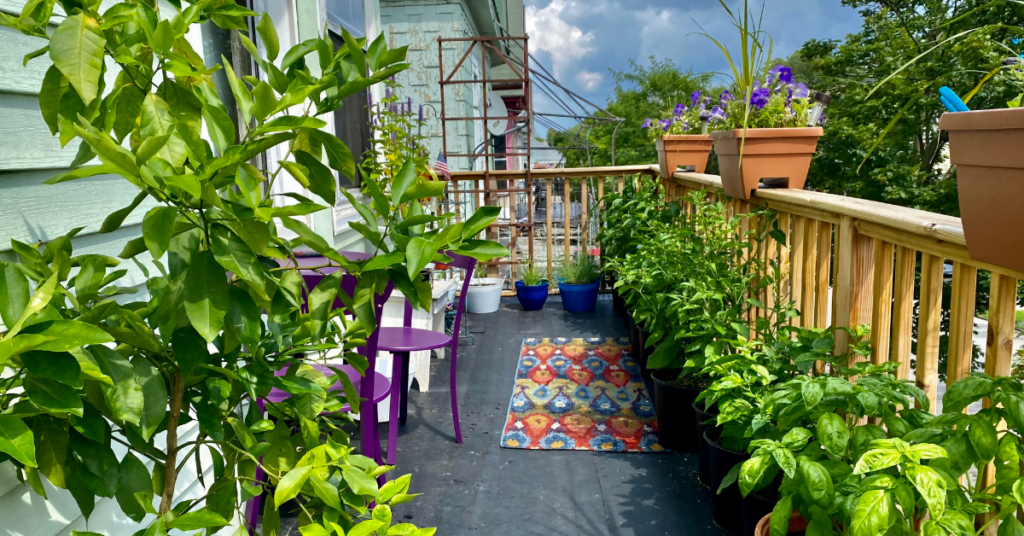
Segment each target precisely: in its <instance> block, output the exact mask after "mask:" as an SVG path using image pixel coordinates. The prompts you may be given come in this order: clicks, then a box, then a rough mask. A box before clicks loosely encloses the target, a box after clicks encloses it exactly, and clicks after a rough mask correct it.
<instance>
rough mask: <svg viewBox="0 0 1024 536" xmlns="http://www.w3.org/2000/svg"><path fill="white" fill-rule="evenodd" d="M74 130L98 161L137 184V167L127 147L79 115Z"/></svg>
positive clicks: (133, 156)
mask: <svg viewBox="0 0 1024 536" xmlns="http://www.w3.org/2000/svg"><path fill="white" fill-rule="evenodd" d="M75 132H77V133H78V135H79V136H81V137H82V139H83V140H85V142H86V143H88V144H89V146H90V147H92V150H93V151H94V152H95V153H96V156H98V157H100V161H102V162H103V163H104V164H108V165H111V166H114V168H116V169H117V172H118V174H120V175H121V176H123V177H124V178H126V179H128V180H129V181H133V183H134V184H136V185H138V179H137V177H138V174H139V167H138V165H137V164H136V163H135V155H133V154H132V153H131V152H130V151H129V150H128V149H125V148H124V147H121V145H119V144H118V143H117V142H115V141H114V139H113V138H111V137H110V135H109V134H107V133H105V132H101V131H99V130H97V129H96V128H95V127H93V126H92V125H90V124H88V123H87V122H86V121H84V118H81V117H80V118H79V123H75Z"/></svg>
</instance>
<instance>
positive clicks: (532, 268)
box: [519, 261, 547, 287]
mask: <svg viewBox="0 0 1024 536" xmlns="http://www.w3.org/2000/svg"><path fill="white" fill-rule="evenodd" d="M546 275H547V274H545V273H544V271H543V270H538V269H537V265H536V264H534V262H533V261H530V264H527V265H526V268H525V269H524V270H523V274H522V275H521V276H519V280H520V281H522V282H523V285H526V286H528V287H536V286H537V285H543V284H544V283H545V282H546V281H547V277H545V276H546Z"/></svg>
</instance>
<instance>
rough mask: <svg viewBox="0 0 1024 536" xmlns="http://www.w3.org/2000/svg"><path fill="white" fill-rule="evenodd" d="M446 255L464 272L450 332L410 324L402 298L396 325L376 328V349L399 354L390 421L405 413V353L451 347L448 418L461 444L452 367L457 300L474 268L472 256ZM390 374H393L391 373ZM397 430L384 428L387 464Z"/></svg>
mask: <svg viewBox="0 0 1024 536" xmlns="http://www.w3.org/2000/svg"><path fill="white" fill-rule="evenodd" d="M445 254H447V255H448V256H449V257H451V258H452V262H449V263H447V264H448V265H450V266H452V267H453V268H462V269H463V270H465V271H466V276H465V279H464V280H463V281H462V294H461V296H462V297H461V298H460V304H459V306H458V307H456V310H455V311H456V312H455V323H454V325H453V326H452V335H450V336H449V335H448V334H447V333H438V332H436V331H433V330H429V329H418V328H413V327H410V326H411V324H412V304H411V303H409V300H408V299H406V301H405V319H404V322H403V323H402V325H403V326H404V327H400V328H380V343H379V344H378V345H377V350H380V351H384V352H391V354H392V355H393V356H396V357H399V358H400V359H396V362H397V361H399V360H400V361H401V369H402V370H401V375H400V376H399V378H400V380H399V381H397V382H392V384H391V389H392V398H391V400H392V403H391V418H390V420H391V422H394V421H396V420H397V421H398V422H400V423H404V422H405V420H406V415H407V413H408V402H409V352H418V351H425V350H435V349H437V348H445V347H448V348H451V355H452V362H451V374H450V376H451V391H452V420H453V421H454V424H455V441H456V442H458V443H462V429H461V428H460V427H459V402H458V397H457V396H456V389H455V386H456V381H455V369H456V359H457V355H458V349H459V325H460V324H461V322H462V311H463V310H464V309H465V307H464V306H463V305H462V303H461V301H462V300H465V299H466V292H467V291H468V290H469V282H470V280H471V279H473V270H474V269H475V268H476V259H474V258H472V257H465V256H462V255H456V254H454V253H451V252H445ZM392 375H394V374H393V373H392ZM396 395H397V396H398V398H400V399H401V408H399V404H395V403H394V401H395V400H396V399H397V398H396ZM397 439H398V430H396V429H395V428H389V429H388V462H387V463H388V465H392V464H393V463H394V458H395V450H394V449H393V448H392V445H397V443H398V441H397Z"/></svg>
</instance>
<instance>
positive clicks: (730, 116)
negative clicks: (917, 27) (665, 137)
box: [703, 0, 831, 199]
mask: <svg viewBox="0 0 1024 536" xmlns="http://www.w3.org/2000/svg"><path fill="white" fill-rule="evenodd" d="M719 3H721V5H722V7H723V8H725V10H726V11H727V12H728V14H729V16H730V17H731V18H732V22H733V26H734V27H735V28H736V29H737V30H738V31H739V38H740V39H739V45H740V57H741V61H740V62H738V64H737V62H735V61H734V58H733V55H732V54H731V53H730V52H729V49H728V48H727V47H725V46H724V45H722V44H721V43H720V42H719V41H717V40H716V39H714V38H713V37H711V36H710V35H708V34H707V33H706V32H704V33H703V35H704V36H706V37H707V38H708V39H711V41H713V42H714V43H715V45H717V46H718V48H719V49H720V50H721V51H722V53H723V54H724V56H725V60H726V62H727V63H728V64H729V66H730V68H731V70H732V76H733V85H732V87H733V90H732V93H731V94H730V93H729V92H726V93H723V94H722V96H721V101H722V103H721V105H720V106H721V109H723V110H724V115H725V117H724V123H725V124H724V125H723V127H722V130H719V131H717V132H714V133H712V134H711V139H712V140H714V147H715V154H716V155H717V156H718V165H719V170H720V173H721V176H722V186H723V187H724V188H725V193H727V194H728V195H730V196H732V197H735V198H739V199H749V198H750V195H751V194H752V193H753V191H755V190H757V188H758V185H759V184H760V182H761V181H762V180H764V181H765V184H766V185H767V186H771V187H786V188H792V189H802V188H803V187H804V182H805V181H806V179H807V172H808V170H809V168H810V165H811V157H812V156H813V155H814V151H815V150H816V149H817V145H818V138H819V137H821V135H822V134H823V131H822V129H821V126H820V125H821V123H822V120H823V119H822V118H823V117H824V116H823V115H822V113H821V112H822V110H823V109H824V107H825V106H827V105H828V101H829V100H830V99H831V97H829V96H828V95H825V94H821V93H819V94H815V96H814V97H813V98H811V96H810V95H809V91H808V89H807V87H806V86H805V85H804V84H803V83H798V82H795V81H793V73H792V70H790V69H789V68H788V67H785V66H783V65H777V66H775V67H772V68H770V69H769V67H768V65H767V62H768V61H769V60H770V59H771V57H772V47H771V36H769V35H768V34H767V33H766V32H765V31H764V30H762V29H761V26H760V24H761V20H762V19H761V18H760V17H759V16H757V14H755V13H753V12H752V11H751V10H750V7H749V5H748V1H747V0H744V2H743V7H742V10H743V11H742V13H735V14H734V13H733V11H732V10H730V9H729V8H728V7H727V6H726V4H725V2H724V0H719Z"/></svg>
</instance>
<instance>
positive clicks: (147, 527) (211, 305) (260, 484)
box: [0, 0, 506, 536]
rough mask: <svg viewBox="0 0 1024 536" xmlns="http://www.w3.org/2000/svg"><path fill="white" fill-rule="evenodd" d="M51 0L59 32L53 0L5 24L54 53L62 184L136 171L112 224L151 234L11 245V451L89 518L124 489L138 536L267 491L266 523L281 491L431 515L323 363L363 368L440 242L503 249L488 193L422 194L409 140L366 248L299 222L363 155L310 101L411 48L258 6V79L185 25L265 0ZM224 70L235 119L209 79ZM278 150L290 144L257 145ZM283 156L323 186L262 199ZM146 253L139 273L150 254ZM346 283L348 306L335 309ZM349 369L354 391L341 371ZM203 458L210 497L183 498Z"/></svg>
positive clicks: (2, 385)
mask: <svg viewBox="0 0 1024 536" xmlns="http://www.w3.org/2000/svg"><path fill="white" fill-rule="evenodd" d="M57 4H59V6H60V7H61V8H63V10H64V12H65V13H66V14H67V17H66V18H64V19H63V20H62V21H61V22H60V24H59V25H58V26H57V27H56V29H54V30H52V32H51V31H48V29H47V24H48V23H49V20H50V16H51V14H52V10H53V9H54V7H55V0H30V1H28V2H27V3H26V4H25V8H24V11H23V12H22V14H21V15H20V16H19V17H13V16H9V15H5V14H2V13H0V24H3V25H5V26H8V27H11V28H14V29H16V30H18V31H20V32H22V33H24V34H27V35H30V36H35V37H38V38H39V39H40V45H41V47H42V48H40V49H39V50H38V51H36V52H33V53H31V54H29V55H28V56H27V57H26V58H25V61H26V62H28V61H30V60H32V59H33V58H35V57H37V56H41V55H44V54H45V55H48V56H49V57H50V59H51V60H52V61H53V66H52V67H50V68H49V70H48V71H47V72H46V75H45V78H44V79H43V82H42V87H41V88H40V92H39V95H40V107H41V109H42V115H43V120H44V121H45V123H46V125H47V126H48V127H49V128H50V130H51V132H52V133H53V134H54V135H55V136H59V137H60V141H61V143H62V144H67V143H69V142H70V141H71V140H73V139H75V138H80V139H81V140H82V142H83V143H82V144H81V145H80V149H79V151H78V155H77V157H76V158H75V160H74V163H73V165H72V169H71V171H68V172H66V173H62V174H60V175H58V176H56V177H53V178H52V179H50V180H49V181H48V182H50V183H60V182H64V181H70V180H77V179H83V178H86V177H91V176H95V175H100V174H113V175H118V176H120V177H122V178H124V180H125V181H127V182H128V183H130V184H131V185H132V186H134V187H135V188H137V189H138V195H137V197H136V198H135V199H134V201H133V202H132V203H131V204H130V205H129V206H127V207H124V208H122V209H120V210H117V211H115V212H112V213H111V214H110V215H109V216H108V217H107V218H106V220H105V221H104V222H103V224H102V227H101V228H100V229H99V232H101V233H109V232H112V231H114V230H116V229H118V228H119V227H120V225H121V224H122V222H124V221H125V219H126V218H127V217H128V215H129V214H130V213H132V212H133V211H135V210H137V209H139V210H143V209H147V212H146V213H145V216H144V217H143V219H142V236H140V237H138V238H136V239H134V240H131V241H129V242H128V243H127V245H126V246H125V247H124V250H123V251H122V252H121V253H120V255H119V258H112V257H108V256H104V255H97V254H80V253H78V252H76V251H75V250H74V248H73V242H72V238H73V237H74V236H75V234H76V233H78V232H79V231H81V229H75V230H73V231H71V232H70V233H68V234H67V235H65V236H61V237H58V238H56V239H54V240H51V241H49V242H48V243H45V244H25V243H21V242H18V241H16V240H14V241H12V247H13V250H14V252H15V253H16V254H17V257H18V262H12V263H8V262H3V263H0V319H2V320H3V324H4V326H5V328H6V330H7V331H6V332H5V333H3V334H0V369H2V375H0V378H2V379H0V462H2V461H9V462H11V463H13V464H14V465H15V466H16V468H17V470H18V475H19V477H20V478H22V479H24V480H25V481H27V482H28V483H29V484H30V485H31V487H32V488H33V489H34V490H35V491H36V492H37V493H39V494H40V495H43V496H44V497H45V496H46V494H47V488H46V487H44V486H43V479H46V480H47V481H49V483H50V484H52V486H54V487H56V488H64V489H67V490H68V491H69V492H70V494H71V495H72V496H73V497H74V499H75V501H76V502H77V503H78V506H79V508H80V509H81V511H82V513H83V514H84V516H85V517H86V519H88V518H89V516H90V515H91V514H92V512H93V509H94V507H95V504H96V498H97V497H110V498H114V499H116V501H117V503H118V504H119V505H120V508H121V510H122V511H123V512H124V514H125V515H126V516H127V517H129V518H130V519H132V520H134V521H135V522H137V523H139V527H140V529H139V531H138V532H137V534H145V535H146V536H162V535H164V534H166V531H168V530H170V529H178V530H181V531H203V530H205V531H206V533H208V534H210V533H213V532H216V531H217V530H219V529H220V528H221V527H223V526H226V525H228V524H229V523H230V521H231V520H232V519H238V518H241V517H242V516H241V512H242V510H243V508H244V505H245V502H246V501H248V500H250V499H251V498H253V497H254V496H256V495H258V494H260V493H263V492H264V491H268V490H269V489H270V488H274V491H273V493H272V500H267V501H265V509H264V511H263V529H262V532H263V534H264V535H271V534H278V532H279V530H280V528H279V527H280V523H279V508H282V507H284V505H285V503H288V504H290V505H294V508H296V509H297V510H298V511H299V522H300V525H301V526H302V529H301V531H302V533H303V534H306V535H309V534H316V535H326V534H337V535H339V536H342V535H346V534H347V535H353V534H359V535H367V534H371V533H373V534H378V535H385V534H415V535H427V534H433V533H434V529H419V528H417V527H415V526H412V525H410V524H406V523H398V524H393V521H394V520H393V519H392V514H391V506H394V505H396V504H400V503H403V502H407V501H409V500H411V499H412V498H413V494H411V493H409V492H410V489H409V485H410V482H409V478H408V476H405V477H400V478H394V479H392V480H391V481H390V482H388V483H387V484H384V485H383V486H380V485H379V484H378V479H379V477H381V476H382V475H383V474H384V473H387V472H389V471H392V469H393V468H392V467H388V466H378V465H377V463H375V462H374V460H372V459H369V458H367V457H364V456H361V455H357V454H355V453H354V452H353V449H352V447H350V444H349V438H348V435H347V434H346V433H345V431H344V428H343V427H344V426H345V425H346V423H347V422H350V421H351V417H349V416H348V414H345V413H332V412H336V411H337V410H339V409H341V407H342V406H343V405H344V404H349V405H351V407H353V408H358V407H359V399H358V394H357V393H356V390H355V388H354V387H353V385H352V383H351V382H350V381H349V379H348V377H347V376H346V375H345V374H344V373H338V372H337V371H336V370H335V369H328V370H331V371H332V372H330V373H328V374H326V375H325V374H324V373H321V372H320V371H319V370H318V369H315V368H313V367H312V366H310V365H311V364H312V363H313V362H315V361H323V360H325V359H326V357H327V355H328V353H329V352H330V353H331V356H332V357H337V356H343V357H344V358H345V360H346V361H347V362H348V363H349V364H351V365H353V366H354V367H356V368H357V369H360V370H361V371H363V372H365V369H366V368H367V360H366V358H365V357H364V356H362V355H360V354H359V353H358V352H357V350H358V349H359V348H360V347H361V346H363V345H364V344H365V339H366V337H367V336H368V334H369V333H371V332H372V331H373V330H374V329H375V328H376V326H375V322H376V319H375V316H374V314H373V307H372V304H373V299H374V297H375V296H377V295H379V294H380V293H381V292H382V291H383V289H384V288H385V287H386V285H387V283H388V281H391V282H393V283H394V285H395V286H396V287H397V288H399V289H400V290H401V291H402V292H403V293H404V294H405V296H407V297H409V298H410V299H411V300H412V301H413V302H414V303H415V304H416V305H417V306H421V305H423V304H425V303H428V302H429V299H430V288H429V286H428V283H426V282H423V281H422V280H421V278H419V277H417V276H418V272H419V271H420V269H422V268H423V267H424V266H425V265H426V264H427V263H429V262H431V261H432V260H444V259H446V258H447V257H445V256H444V255H440V254H438V253H437V252H438V251H456V252H458V253H460V254H463V255H469V256H473V257H475V258H477V259H480V260H483V261H486V260H489V259H491V258H494V257H496V256H500V255H503V254H505V253H506V252H505V250H504V249H503V248H502V247H501V246H500V245H498V244H495V243H493V242H487V241H482V240H476V239H475V238H474V237H475V236H476V235H477V234H478V233H479V232H480V231H482V230H483V229H484V228H485V227H486V226H487V225H488V224H490V223H491V222H492V221H493V220H494V218H495V217H496V213H495V211H494V209H482V210H481V211H478V212H477V213H476V214H475V215H473V216H472V217H471V218H469V219H468V220H467V221H465V222H463V223H459V224H455V225H452V224H451V221H450V216H449V215H443V214H442V215H426V214H424V211H423V210H422V206H421V200H422V201H429V200H430V198H433V197H436V196H438V195H439V193H440V192H441V188H442V187H443V184H440V183H432V182H428V181H424V180H421V179H418V178H417V173H416V169H415V168H416V165H415V163H414V162H412V161H411V160H410V161H407V162H406V163H405V164H404V165H403V166H402V167H401V169H400V171H399V172H398V173H397V174H395V176H394V177H393V178H392V180H390V181H388V182H387V183H373V182H370V183H369V186H368V194H369V195H368V197H369V199H370V202H369V204H362V203H359V202H357V201H356V200H355V199H352V201H353V203H354V204H355V207H356V209H357V210H358V211H359V214H360V215H361V216H362V217H363V219H364V220H365V221H364V222H363V223H361V224H358V225H353V228H356V229H357V230H358V231H359V232H360V233H362V235H363V236H364V237H365V238H366V239H367V240H368V242H369V244H370V247H371V251H373V252H374V253H375V255H374V256H373V257H372V258H370V259H368V260H365V261H359V262H354V261H349V260H347V259H346V258H345V257H343V256H341V255H339V254H338V253H337V252H335V251H334V250H333V249H332V248H331V246H329V245H328V243H327V242H326V241H325V240H324V239H322V238H321V237H320V236H319V235H317V234H315V233H314V232H313V231H312V230H311V229H310V228H309V227H307V226H306V225H305V224H304V223H303V222H302V221H300V220H299V219H295V218H293V217H294V216H304V215H307V214H310V213H313V212H316V211H319V210H325V209H328V208H329V206H331V205H333V204H334V202H335V198H336V192H337V182H336V179H335V176H334V172H340V173H343V174H345V175H347V176H354V173H355V164H354V162H355V159H354V157H353V155H352V154H351V152H350V151H349V149H348V148H347V147H345V145H344V144H343V143H341V142H340V141H339V140H338V139H337V138H336V137H334V136H332V135H330V134H327V133H325V132H323V131H321V130H319V129H320V128H321V127H323V126H325V122H324V121H323V120H321V119H320V118H319V116H321V115H324V114H329V113H331V112H333V111H334V110H336V109H338V107H339V106H341V102H342V100H343V99H344V98H345V97H346V96H348V95H351V94H353V93H355V92H356V91H359V90H362V89H364V88H367V87H369V86H371V85H373V84H376V83H379V82H381V81H383V80H386V79H387V78H389V77H391V76H393V75H394V74H395V73H397V72H400V71H401V70H403V69H405V68H407V66H408V64H406V63H404V60H405V56H406V51H405V48H397V49H389V48H388V47H387V46H386V45H385V42H384V38H383V36H381V37H378V38H377V39H376V40H374V41H373V42H371V43H366V42H365V41H364V40H363V39H354V38H352V36H350V35H347V34H346V35H345V36H344V39H345V45H344V46H343V47H341V48H340V50H338V51H336V52H335V51H334V49H333V47H332V43H331V41H330V40H329V39H328V38H314V39H309V40H306V41H303V42H302V43H300V44H298V45H296V46H295V47H292V48H291V49H290V50H287V51H281V50H280V49H279V44H278V38H277V34H276V31H275V29H274V26H273V24H272V22H271V21H270V19H269V17H268V16H267V15H266V14H264V15H263V16H262V17H261V18H259V20H258V22H257V23H256V24H255V27H256V29H257V32H258V34H259V38H260V40H261V41H262V44H263V49H264V51H265V55H263V56H261V55H259V54H258V53H257V48H256V46H255V45H254V44H253V42H252V41H251V40H250V39H249V38H248V37H247V36H246V35H245V34H244V33H241V32H240V33H238V39H239V40H240V41H241V43H242V45H244V47H245V48H246V49H247V50H248V51H249V53H250V54H251V55H252V57H253V58H254V59H255V61H256V62H257V63H258V64H259V66H260V68H261V70H262V71H263V72H264V73H265V74H266V80H261V79H258V78H255V77H251V76H243V77H241V78H239V77H238V76H236V74H235V73H234V72H233V71H232V68H231V65H230V63H228V62H227V61H226V60H224V61H223V63H222V64H220V65H214V66H212V67H207V66H206V65H205V64H204V61H203V59H202V58H201V57H200V56H199V55H198V54H197V53H196V52H195V51H194V50H193V49H192V48H191V46H190V45H189V42H188V41H187V40H186V39H185V37H184V36H185V34H186V32H188V31H189V29H190V28H194V26H195V25H196V24H201V23H205V22H207V21H212V22H213V23H214V24H216V25H218V26H219V27H221V28H224V29H230V30H239V31H241V30H244V29H245V28H247V21H246V19H247V18H248V17H254V16H255V15H256V14H255V13H252V12H251V11H249V10H247V9H244V8H242V7H240V6H238V5H237V4H236V3H234V2H232V1H230V0H201V1H197V2H193V3H191V4H187V5H186V4H184V3H182V2H179V1H175V0H171V1H170V2H169V3H168V4H164V6H168V5H169V6H171V8H168V9H161V8H160V7H159V6H157V5H156V3H155V2H150V1H146V0H142V1H137V2H122V3H117V4H114V5H112V6H109V7H106V8H105V9H104V10H103V11H102V12H101V11H100V2H98V1H95V0H86V1H84V2H83V1H80V0H57ZM364 48H365V49H366V50H367V52H366V53H365V54H364V52H363V49H364ZM282 52H283V55H282V54H281V53H282ZM219 69H224V71H225V74H226V76H227V80H228V82H229V86H230V87H229V88H222V89H223V90H224V91H230V92H231V93H232V94H233V95H234V98H235V101H236V103H237V107H238V111H237V117H236V116H235V114H233V113H232V112H230V111H229V110H228V109H227V107H226V106H225V105H224V104H223V102H222V101H221V99H220V98H219V97H218V92H217V91H216V89H217V88H216V87H215V85H214V82H213V79H212V78H211V74H212V73H213V72H215V71H217V70H219ZM203 132H205V133H207V134H208V139H209V141H207V139H205V138H204V137H202V136H201V133H203ZM278 146H280V147H281V148H282V150H281V152H283V153H286V154H287V156H286V157H285V158H284V159H283V160H282V161H280V162H276V163H271V164H270V165H269V167H268V168H266V169H261V168H258V167H256V166H255V165H253V163H252V162H254V161H255V160H254V157H256V156H257V155H259V154H261V153H264V152H265V151H267V150H269V149H271V148H274V147H278ZM97 159H98V162H96V163H94V161H95V160H97ZM282 171H285V172H286V173H287V174H288V175H290V176H291V177H293V178H294V179H295V180H296V181H298V182H299V183H301V184H302V185H303V186H304V187H306V188H307V189H308V190H309V191H310V192H312V193H313V194H314V195H315V196H316V197H318V198H319V200H312V199H309V198H306V197H304V196H301V195H296V194H286V195H287V196H288V197H290V198H291V199H287V198H284V197H277V198H275V197H272V196H271V195H269V194H268V192H271V191H273V185H274V184H275V182H276V181H278V180H282V176H283V175H282ZM321 201H322V202H321ZM140 207H143V208H142V209H140ZM414 226H418V227H417V229H418V230H416V231H413V230H411V229H412V228H413V227H414ZM281 227H283V228H285V229H287V230H288V231H289V232H290V233H289V236H290V238H286V237H284V236H282V235H280V234H279V233H278V229H279V228H281ZM428 228H429V230H428ZM296 249H304V250H313V251H316V252H317V253H319V254H321V255H323V256H324V257H326V258H327V259H328V260H327V261H325V263H324V264H325V265H326V264H331V265H334V266H341V267H343V268H344V270H345V271H346V272H348V273H351V274H355V275H357V276H358V277H359V285H358V286H357V287H356V289H355V291H354V292H353V293H352V294H351V295H349V294H348V293H346V292H344V291H342V290H341V289H340V288H339V287H340V285H339V283H340V279H341V272H340V271H339V272H335V273H334V274H331V275H328V276H327V277H325V278H324V279H323V280H322V282H321V283H320V284H318V285H317V286H316V287H315V288H307V287H306V285H305V283H304V279H303V277H302V276H301V275H300V273H299V272H298V271H297V270H296V268H295V265H296V258H295V257H296V254H295V250H296ZM146 252H148V254H149V256H151V257H152V259H153V261H152V264H151V265H150V267H151V268H148V269H147V267H146V266H145V265H143V264H142V263H141V262H139V260H138V259H137V258H138V257H139V256H140V255H142V254H143V253H146ZM126 261H127V262H135V263H137V264H138V266H139V268H140V269H141V270H142V271H143V272H144V273H145V276H146V278H147V281H146V290H147V292H145V293H142V294H136V295H133V292H134V289H133V288H130V285H131V284H128V283H125V282H124V281H125V276H126V273H127V270H126V269H125V268H124V266H125V262H126ZM336 298H337V299H340V300H341V301H342V302H343V303H344V304H345V306H346V309H347V310H349V311H353V312H354V316H353V317H351V318H347V317H345V316H344V315H343V314H342V310H340V309H334V308H333V307H332V304H334V303H335V299H336ZM307 303H308V306H307ZM275 373H279V374H282V375H280V376H277V375H275ZM338 381H341V382H342V385H343V387H344V389H343V390H331V389H330V386H331V385H333V384H335V383H336V382H338ZM274 387H276V388H278V389H280V390H282V391H285V392H286V393H288V394H290V395H291V396H290V397H289V398H288V399H287V400H285V401H284V402H282V403H276V404H269V405H268V411H269V414H268V415H264V414H262V413H261V412H260V411H259V409H258V407H257V405H256V404H255V403H253V401H255V400H257V399H258V398H261V397H265V396H266V395H267V393H268V392H269V391H270V389H271V388H274ZM200 456H202V460H203V461H202V463H201V462H200ZM193 465H194V466H195V473H196V474H197V475H198V478H199V479H200V481H201V483H202V484H203V488H204V491H205V494H203V495H201V496H200V497H197V498H187V499H181V498H180V497H176V494H175V490H176V484H178V478H179V475H180V474H181V473H182V471H188V472H190V473H191V472H192V469H191V468H192V466H193ZM204 467H205V468H211V467H212V471H210V473H207V474H205V475H204V472H203V470H204ZM257 468H260V469H262V471H261V473H262V475H264V476H263V477H261V478H257V474H258V473H257ZM246 528H247V527H245V526H242V527H240V528H239V530H238V532H237V533H236V534H239V535H240V534H245V533H246ZM196 533H197V534H198V532H196ZM79 534H89V533H79Z"/></svg>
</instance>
